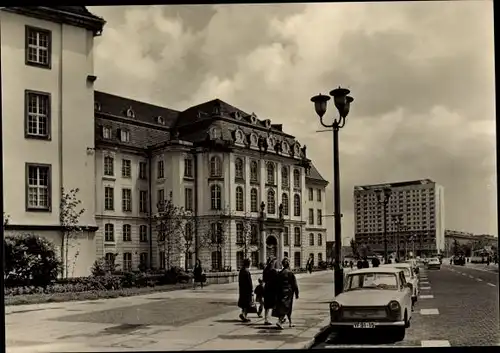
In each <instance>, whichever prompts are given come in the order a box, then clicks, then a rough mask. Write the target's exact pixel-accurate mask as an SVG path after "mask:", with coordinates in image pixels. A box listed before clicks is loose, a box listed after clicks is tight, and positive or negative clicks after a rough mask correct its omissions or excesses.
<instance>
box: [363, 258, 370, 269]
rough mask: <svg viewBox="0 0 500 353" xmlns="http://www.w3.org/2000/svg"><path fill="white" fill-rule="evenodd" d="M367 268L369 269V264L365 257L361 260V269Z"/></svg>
mask: <svg viewBox="0 0 500 353" xmlns="http://www.w3.org/2000/svg"><path fill="white" fill-rule="evenodd" d="M369 267H370V264H369V263H368V259H367V258H366V256H365V258H364V259H363V268H369Z"/></svg>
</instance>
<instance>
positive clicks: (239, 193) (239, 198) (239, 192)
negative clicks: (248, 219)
mask: <svg viewBox="0 0 500 353" xmlns="http://www.w3.org/2000/svg"><path fill="white" fill-rule="evenodd" d="M243 204H244V200H243V188H242V187H241V186H238V187H236V211H243Z"/></svg>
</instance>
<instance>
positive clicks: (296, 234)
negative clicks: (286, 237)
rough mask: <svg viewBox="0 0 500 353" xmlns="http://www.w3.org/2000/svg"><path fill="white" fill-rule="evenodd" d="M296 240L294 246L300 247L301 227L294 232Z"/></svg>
mask: <svg viewBox="0 0 500 353" xmlns="http://www.w3.org/2000/svg"><path fill="white" fill-rule="evenodd" d="M293 232H294V235H293V236H294V239H293V245H294V246H300V245H301V241H300V227H295V228H294V230H293Z"/></svg>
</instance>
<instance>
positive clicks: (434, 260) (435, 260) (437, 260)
mask: <svg viewBox="0 0 500 353" xmlns="http://www.w3.org/2000/svg"><path fill="white" fill-rule="evenodd" d="M429 262H439V259H430V260H429Z"/></svg>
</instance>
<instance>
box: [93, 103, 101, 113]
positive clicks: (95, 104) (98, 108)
mask: <svg viewBox="0 0 500 353" xmlns="http://www.w3.org/2000/svg"><path fill="white" fill-rule="evenodd" d="M94 110H95V111H96V112H100V111H101V103H99V102H94Z"/></svg>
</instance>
